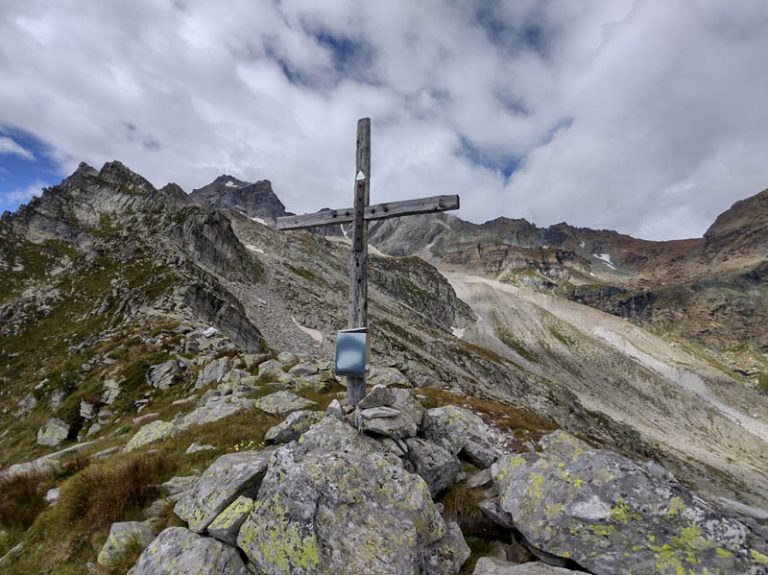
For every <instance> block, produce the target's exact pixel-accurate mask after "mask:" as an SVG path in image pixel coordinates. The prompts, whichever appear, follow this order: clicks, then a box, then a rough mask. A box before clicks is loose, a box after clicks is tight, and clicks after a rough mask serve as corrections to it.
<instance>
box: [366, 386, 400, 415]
mask: <svg viewBox="0 0 768 575" xmlns="http://www.w3.org/2000/svg"><path fill="white" fill-rule="evenodd" d="M394 403H395V394H393V393H392V392H391V391H389V390H388V389H387V388H386V386H384V385H380V384H379V385H375V386H373V389H372V390H371V391H369V392H368V395H366V396H365V397H364V398H363V399H362V400H360V403H358V404H357V408H358V409H369V408H372V407H391V406H392V405H394Z"/></svg>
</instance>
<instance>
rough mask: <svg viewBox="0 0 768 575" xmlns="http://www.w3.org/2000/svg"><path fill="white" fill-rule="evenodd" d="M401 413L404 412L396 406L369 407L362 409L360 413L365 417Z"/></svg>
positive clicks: (393, 415) (373, 417) (389, 415)
mask: <svg viewBox="0 0 768 575" xmlns="http://www.w3.org/2000/svg"><path fill="white" fill-rule="evenodd" d="M401 413H402V412H401V411H400V410H399V409H395V408H394V407H369V408H367V409H361V410H360V415H361V416H362V418H363V419H376V418H377V417H382V418H388V417H398V416H399V415H400V414H401Z"/></svg>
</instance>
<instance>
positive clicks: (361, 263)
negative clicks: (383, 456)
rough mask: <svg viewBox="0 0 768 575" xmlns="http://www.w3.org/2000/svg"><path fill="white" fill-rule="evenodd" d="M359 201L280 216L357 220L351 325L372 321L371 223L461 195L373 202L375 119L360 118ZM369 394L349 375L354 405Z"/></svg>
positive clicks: (285, 225)
mask: <svg viewBox="0 0 768 575" xmlns="http://www.w3.org/2000/svg"><path fill="white" fill-rule="evenodd" d="M355 174H356V176H355V203H354V207H352V208H345V209H341V210H323V211H320V212H317V213H314V214H304V215H301V216H286V217H282V218H277V228H278V229H280V230H297V229H302V228H314V227H318V226H331V225H338V224H345V223H349V222H354V227H353V231H352V265H351V269H350V272H349V327H350V328H360V327H367V324H368V222H369V221H371V220H383V219H386V218H398V217H402V216H412V215H416V214H429V213H434V212H446V211H448V210H456V209H458V208H459V196H432V197H429V198H420V199H416V200H405V201H402V202H389V203H385V204H377V205H374V206H371V205H369V199H370V190H371V120H370V118H362V119H360V120H358V121H357V167H356V169H355ZM364 395H365V377H347V403H348V404H349V405H351V406H352V407H354V406H356V405H357V404H358V402H359V401H360V400H361V399H362V398H363V396H364Z"/></svg>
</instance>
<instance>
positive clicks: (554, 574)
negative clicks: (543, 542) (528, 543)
mask: <svg viewBox="0 0 768 575" xmlns="http://www.w3.org/2000/svg"><path fill="white" fill-rule="evenodd" d="M569 573H579V572H578V571H571V570H570V569H563V568H562V567H552V566H551V565H547V564H546V563H542V562H541V561H531V562H529V563H510V562H509V561H503V560H501V559H496V558H494V557H480V559H478V560H477V563H476V564H475V570H474V571H473V572H472V575H568V574H569ZM582 573H583V571H582Z"/></svg>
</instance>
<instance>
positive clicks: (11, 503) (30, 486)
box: [0, 471, 53, 531]
mask: <svg viewBox="0 0 768 575" xmlns="http://www.w3.org/2000/svg"><path fill="white" fill-rule="evenodd" d="M52 476H53V474H52V473H51V472H50V471H44V472H39V473H33V474H28V475H26V474H25V475H17V476H15V477H8V478H5V479H1V480H0V527H3V528H5V529H8V530H12V531H16V530H20V531H26V530H27V529H28V528H29V527H30V526H31V525H32V523H34V521H35V518H36V517H37V516H38V514H39V513H40V512H41V511H42V510H43V509H45V507H46V506H47V503H46V501H45V491H46V484H47V483H48V482H49V481H50V480H51V478H52Z"/></svg>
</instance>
